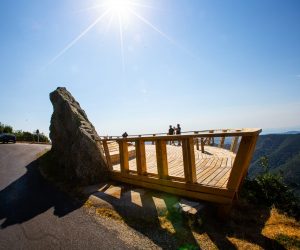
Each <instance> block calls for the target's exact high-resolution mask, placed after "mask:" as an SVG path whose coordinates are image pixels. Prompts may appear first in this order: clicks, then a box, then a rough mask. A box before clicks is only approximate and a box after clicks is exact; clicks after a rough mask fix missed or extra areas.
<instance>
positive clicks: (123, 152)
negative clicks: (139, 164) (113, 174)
mask: <svg viewBox="0 0 300 250" xmlns="http://www.w3.org/2000/svg"><path fill="white" fill-rule="evenodd" d="M118 143H119V151H120V165H121V173H123V174H124V173H128V171H129V157H128V143H127V141H125V140H120V141H118Z"/></svg>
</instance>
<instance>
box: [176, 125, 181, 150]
mask: <svg viewBox="0 0 300 250" xmlns="http://www.w3.org/2000/svg"><path fill="white" fill-rule="evenodd" d="M175 131H176V135H181V127H180V124H177V128H176V130H175ZM178 146H181V141H178Z"/></svg>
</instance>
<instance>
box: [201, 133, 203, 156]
mask: <svg viewBox="0 0 300 250" xmlns="http://www.w3.org/2000/svg"><path fill="white" fill-rule="evenodd" d="M201 152H202V153H204V139H203V138H202V137H201Z"/></svg>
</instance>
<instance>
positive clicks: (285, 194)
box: [241, 156, 300, 218]
mask: <svg viewBox="0 0 300 250" xmlns="http://www.w3.org/2000/svg"><path fill="white" fill-rule="evenodd" d="M260 166H261V167H262V170H263V171H262V172H261V173H260V174H259V175H257V176H256V177H255V178H253V179H248V178H246V180H245V182H244V185H243V189H242V192H241V196H242V197H244V198H246V199H247V200H248V201H249V202H251V203H254V204H258V205H264V206H275V207H276V208H277V209H279V210H281V211H282V212H285V213H287V214H288V215H290V216H293V217H296V218H300V205H299V200H298V198H297V197H296V196H295V195H294V193H293V191H292V190H291V189H290V187H288V186H287V185H286V184H285V183H284V182H283V177H282V173H271V172H269V161H268V158H267V157H266V156H263V157H261V158H260Z"/></svg>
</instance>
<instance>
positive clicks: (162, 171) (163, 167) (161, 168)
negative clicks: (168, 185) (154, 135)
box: [156, 140, 169, 179]
mask: <svg viewBox="0 0 300 250" xmlns="http://www.w3.org/2000/svg"><path fill="white" fill-rule="evenodd" d="M156 160H157V172H158V176H159V178H161V179H167V178H168V175H169V174H168V158H167V145H166V141H164V140H157V141H156Z"/></svg>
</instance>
